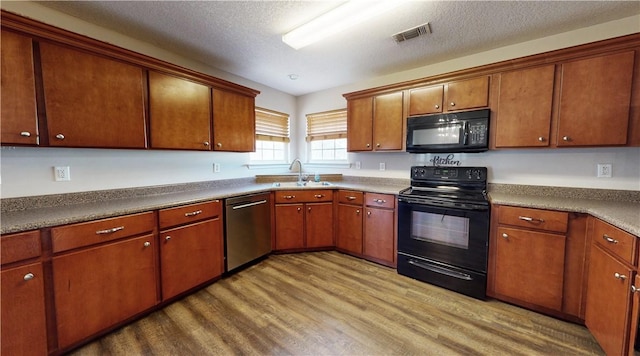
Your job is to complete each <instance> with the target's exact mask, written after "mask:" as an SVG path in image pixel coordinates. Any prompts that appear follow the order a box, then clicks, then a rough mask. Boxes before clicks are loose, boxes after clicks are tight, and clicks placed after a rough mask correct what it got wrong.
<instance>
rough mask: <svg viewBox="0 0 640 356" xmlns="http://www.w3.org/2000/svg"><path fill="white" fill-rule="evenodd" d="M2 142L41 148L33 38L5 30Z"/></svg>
mask: <svg viewBox="0 0 640 356" xmlns="http://www.w3.org/2000/svg"><path fill="white" fill-rule="evenodd" d="M0 79H1V80H2V88H1V89H0V95H1V96H2V97H1V101H2V105H1V106H0V107H1V113H0V125H1V127H0V132H1V134H2V136H1V138H0V141H1V142H2V143H3V144H20V145H37V144H38V124H37V123H38V119H37V113H36V89H35V88H36V87H35V78H34V72H33V45H32V41H31V38H29V37H26V36H22V35H18V34H16V33H13V32H9V31H4V30H3V31H2V73H1V74H0Z"/></svg>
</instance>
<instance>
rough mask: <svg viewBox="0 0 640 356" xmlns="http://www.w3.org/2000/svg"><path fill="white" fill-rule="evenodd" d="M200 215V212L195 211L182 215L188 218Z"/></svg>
mask: <svg viewBox="0 0 640 356" xmlns="http://www.w3.org/2000/svg"><path fill="white" fill-rule="evenodd" d="M200 214H202V210H196V211H192V212H190V213H184V216H186V217H189V216H196V215H200Z"/></svg>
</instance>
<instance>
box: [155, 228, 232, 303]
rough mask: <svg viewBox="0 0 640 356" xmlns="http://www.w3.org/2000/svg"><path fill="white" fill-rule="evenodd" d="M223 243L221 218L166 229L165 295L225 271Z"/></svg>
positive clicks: (163, 245) (162, 239)
mask: <svg viewBox="0 0 640 356" xmlns="http://www.w3.org/2000/svg"><path fill="white" fill-rule="evenodd" d="M223 244H224V242H223V240H222V223H221V221H220V218H217V219H213V220H205V221H202V222H199V223H195V224H191V225H186V226H182V227H179V228H175V229H171V230H165V231H162V232H161V233H160V271H161V275H162V299H163V300H167V299H169V298H171V297H174V296H176V295H178V294H180V293H182V292H184V291H186V290H188V289H190V288H193V287H195V286H197V285H199V284H202V283H204V282H206V281H209V280H211V279H213V278H216V277H219V276H220V275H222V272H223V268H224V261H223V258H224V252H223Z"/></svg>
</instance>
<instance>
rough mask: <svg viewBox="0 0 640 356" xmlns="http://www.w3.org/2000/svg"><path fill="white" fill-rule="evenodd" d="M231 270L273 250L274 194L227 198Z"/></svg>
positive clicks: (227, 229) (228, 269) (226, 220)
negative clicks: (272, 215) (272, 208)
mask: <svg viewBox="0 0 640 356" xmlns="http://www.w3.org/2000/svg"><path fill="white" fill-rule="evenodd" d="M225 205H226V209H225V215H226V218H225V242H226V244H225V246H226V265H227V272H228V271H231V270H233V269H235V268H238V267H240V266H242V265H244V264H246V263H249V262H251V261H253V260H255V259H257V258H260V257H262V256H264V255H266V254H268V253H270V252H271V195H270V194H269V193H261V194H253V195H243V196H240V197H235V198H229V199H226V203H225Z"/></svg>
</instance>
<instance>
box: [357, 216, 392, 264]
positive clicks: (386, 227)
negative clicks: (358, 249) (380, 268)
mask: <svg viewBox="0 0 640 356" xmlns="http://www.w3.org/2000/svg"><path fill="white" fill-rule="evenodd" d="M365 212H366V216H365V219H364V244H363V254H364V255H365V256H367V257H372V258H374V259H378V260H382V261H385V262H388V263H390V264H393V263H394V261H395V257H396V252H395V238H394V237H395V234H394V223H393V222H394V218H395V213H394V211H393V210H389V209H376V208H366V209H365Z"/></svg>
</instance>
